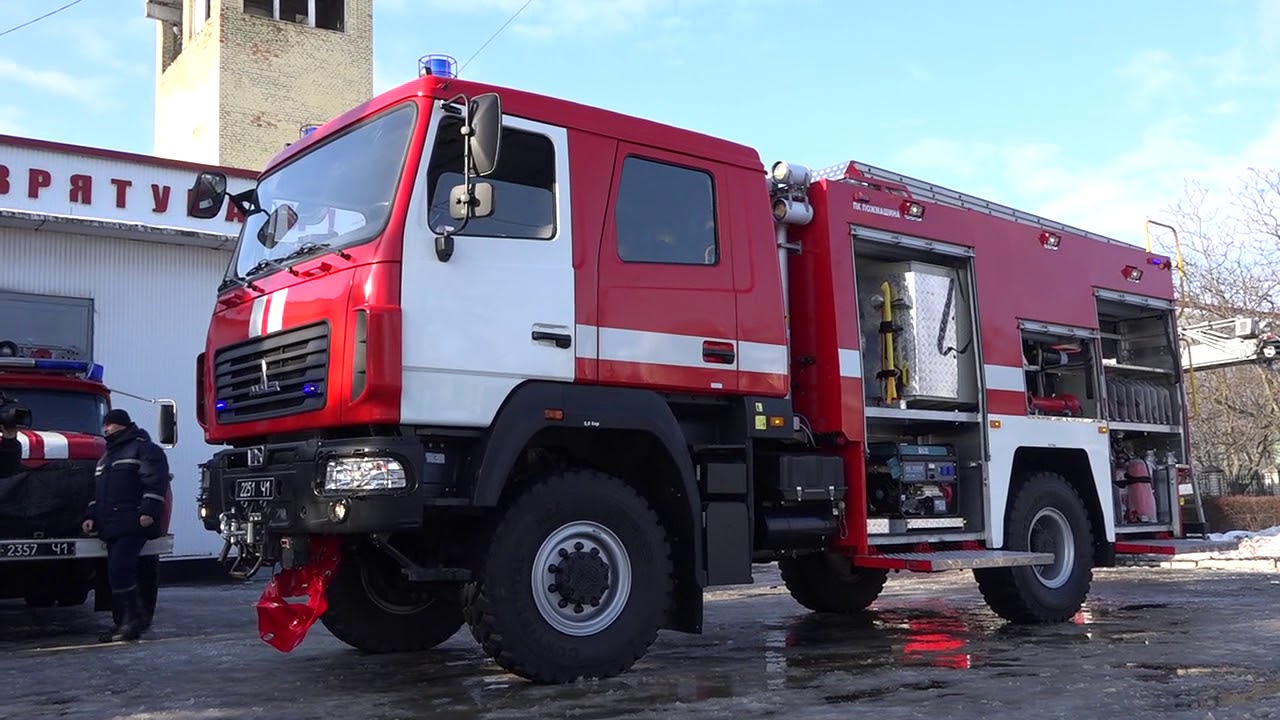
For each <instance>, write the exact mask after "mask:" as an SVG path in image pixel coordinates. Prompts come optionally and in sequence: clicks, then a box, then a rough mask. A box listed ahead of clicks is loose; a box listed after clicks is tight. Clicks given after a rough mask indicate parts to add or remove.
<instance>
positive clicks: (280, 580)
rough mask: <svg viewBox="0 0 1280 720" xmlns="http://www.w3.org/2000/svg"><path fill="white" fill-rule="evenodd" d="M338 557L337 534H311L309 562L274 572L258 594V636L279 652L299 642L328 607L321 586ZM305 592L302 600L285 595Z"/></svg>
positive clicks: (326, 584)
mask: <svg viewBox="0 0 1280 720" xmlns="http://www.w3.org/2000/svg"><path fill="white" fill-rule="evenodd" d="M341 559H342V545H341V544H340V542H339V540H338V538H337V537H335V536H332V535H318V536H313V537H312V538H311V562H309V563H307V564H306V565H303V566H302V567H296V568H287V569H285V570H281V571H280V572H278V573H276V574H275V576H274V577H272V578H271V581H270V582H268V583H267V587H266V588H265V589H264V590H263V591H262V597H260V598H258V636H259V637H261V638H262V640H263V642H265V643H267V644H268V645H270V646H271V647H273V648H275V649H277V650H279V651H280V652H289V651H291V650H293V649H294V648H296V647H298V645H300V644H302V640H303V638H305V637H306V636H307V631H308V630H310V629H311V626H312V625H314V624H315V622H316V621H317V620H319V619H320V616H321V615H324V612H325V610H327V609H328V607H329V602H328V600H327V599H326V598H325V588H326V587H327V586H328V585H329V580H330V579H332V578H333V573H334V572H335V571H336V570H337V569H338V561H339V560H341ZM303 595H305V596H306V597H307V601H306V602H305V603H290V602H288V601H287V600H285V598H289V597H300V596H303Z"/></svg>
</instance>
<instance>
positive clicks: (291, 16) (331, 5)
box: [244, 0, 346, 32]
mask: <svg viewBox="0 0 1280 720" xmlns="http://www.w3.org/2000/svg"><path fill="white" fill-rule="evenodd" d="M345 6H346V3H345V2H344V1H343V0H244V11H245V13H246V14H248V15H255V16H257V17H264V18H271V19H272V20H281V21H284V22H291V23H298V24H299V25H306V26H307V27H318V28H322V29H324V30H336V31H338V32H342V31H343V30H344V29H345V28H346V7H345Z"/></svg>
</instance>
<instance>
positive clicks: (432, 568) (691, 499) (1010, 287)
mask: <svg viewBox="0 0 1280 720" xmlns="http://www.w3.org/2000/svg"><path fill="white" fill-rule="evenodd" d="M190 197H191V205H190V208H189V210H190V212H191V213H192V214H193V215H196V216H199V217H213V216H215V215H217V214H221V213H224V212H233V209H232V208H227V207H225V205H224V203H225V202H226V201H227V194H226V178H225V177H223V176H221V175H219V174H218V173H215V172H206V173H201V174H200V175H199V176H198V177H197V179H196V183H195V185H194V187H193V189H192V193H191V196H190ZM230 202H231V203H233V204H234V205H235V206H236V207H235V210H238V211H239V212H241V213H243V214H244V215H245V216H246V220H245V223H244V227H243V231H242V234H241V237H240V240H239V243H238V246H237V249H236V251H235V253H234V258H233V259H232V260H231V263H230V266H229V267H228V269H227V273H226V277H225V281H224V282H223V284H222V286H221V287H220V288H219V291H218V297H217V306H216V308H215V311H214V313H213V316H212V319H211V321H210V325H209V331H208V342H207V346H206V349H205V352H204V353H202V354H201V355H200V356H199V358H198V360H197V363H196V373H197V379H198V382H197V384H198V387H199V397H198V398H197V403H198V413H197V414H198V417H199V420H200V422H201V424H202V425H203V427H204V432H205V437H206V439H207V440H208V441H209V442H212V443H220V444H225V445H228V446H229V447H228V448H227V449H225V450H222V451H220V452H218V453H217V454H216V455H215V456H214V457H213V458H212V459H211V460H209V461H208V462H207V463H206V464H205V466H204V468H203V474H202V483H201V484H202V491H201V499H200V513H201V516H202V517H203V518H204V519H205V526H206V527H207V528H208V529H210V530H212V531H217V532H219V533H220V534H221V535H222V536H223V537H224V538H225V540H226V545H227V548H228V550H227V552H228V553H230V552H231V550H232V549H234V552H235V562H236V563H237V567H236V569H235V572H237V573H238V574H240V575H244V576H247V575H249V574H252V573H253V572H256V571H257V570H258V569H259V568H261V567H263V566H274V565H277V564H279V565H280V566H281V570H280V572H279V573H278V574H276V575H275V576H274V577H273V579H272V580H271V582H270V583H269V584H268V586H267V588H266V590H265V591H264V594H263V597H262V599H261V600H260V602H259V605H258V612H259V629H260V634H261V636H262V638H263V639H264V640H266V641H267V642H269V643H271V644H272V645H273V646H275V647H277V648H278V649H280V650H283V651H288V650H290V649H292V648H293V647H294V646H296V645H297V643H299V642H300V641H301V640H302V638H303V635H304V634H305V633H306V631H307V629H308V628H309V627H310V626H311V624H312V623H313V622H314V621H316V620H317V619H319V620H320V621H321V622H323V623H324V625H325V626H326V627H327V628H328V629H329V630H330V631H331V632H332V633H333V634H334V635H335V636H337V637H338V638H339V639H341V640H342V641H344V642H346V643H348V644H350V645H352V646H354V647H357V648H360V649H362V650H366V651H407V650H420V649H424V648H430V647H433V646H435V645H437V644H439V643H441V642H443V641H444V640H446V639H447V638H449V637H451V636H452V635H453V634H454V633H455V632H456V631H457V630H458V629H459V628H460V627H461V626H462V625H463V624H464V623H465V624H468V625H469V626H470V629H471V632H472V634H473V635H474V637H475V638H476V639H477V640H478V641H479V643H480V644H481V645H482V646H483V648H484V650H485V651H486V652H487V653H489V654H490V655H491V656H492V657H493V658H494V659H495V661H496V662H497V663H498V664H500V665H501V666H502V667H504V668H507V669H509V670H510V671H512V672H514V673H517V674H519V675H521V676H523V677H525V678H529V679H532V680H535V681H538V682H562V681H568V680H571V679H573V678H576V677H579V676H593V677H603V676H609V675H613V674H616V673H620V672H623V671H625V670H626V669H627V668H629V667H630V666H631V665H632V664H633V663H634V662H635V661H636V660H637V659H638V658H640V657H641V656H643V655H644V653H645V652H646V650H647V648H648V647H649V646H650V644H651V643H652V642H653V641H654V639H655V636H656V634H657V632H658V630H659V629H661V628H669V629H673V630H677V631H684V632H699V631H700V629H701V625H702V618H703V604H702V603H703V601H702V597H703V596H702V593H703V591H704V589H705V588H707V587H711V586H717V585H728V584H737V583H749V582H751V581H752V572H753V563H767V562H773V561H776V562H778V564H779V565H780V567H781V571H782V575H783V577H784V579H785V581H786V585H787V587H788V588H789V589H790V591H791V593H792V595H793V596H794V597H795V598H796V600H797V601H799V602H800V603H801V604H802V605H803V606H805V607H806V608H810V609H812V610H815V611H824V612H840V613H854V612H859V611H861V610H863V609H865V608H866V607H867V606H868V605H870V604H871V603H872V602H873V601H874V600H875V599H876V597H877V595H878V594H879V593H880V591H881V589H882V587H883V586H884V584H885V581H886V578H887V576H888V574H889V572H890V571H899V570H908V571H918V572H934V571H941V570H952V569H967V570H971V571H972V572H973V574H974V575H975V577H976V579H977V582H978V585H979V587H980V588H981V591H982V594H983V595H984V597H985V598H986V600H987V602H988V604H989V605H990V607H991V609H992V610H993V611H994V612H995V613H997V614H998V615H1000V616H1001V617H1004V618H1007V619H1008V620H1010V621H1014V622H1055V621H1064V620H1066V619H1068V618H1071V617H1072V616H1073V615H1074V614H1075V613H1076V612H1077V611H1078V610H1079V608H1080V607H1081V604H1082V603H1083V602H1084V600H1085V598H1086V595H1087V593H1088V592H1089V588H1090V582H1091V578H1092V569H1093V568H1094V567H1098V566H1108V565H1112V564H1114V560H1115V556H1116V554H1117V553H1126V552H1152V551H1168V550H1169V549H1170V548H1173V547H1175V546H1176V543H1177V542H1179V538H1181V537H1182V536H1183V535H1184V534H1185V533H1184V530H1183V528H1182V526H1181V523H1180V518H1179V516H1178V512H1177V507H1178V501H1179V492H1180V489H1179V485H1182V486H1183V490H1182V491H1183V492H1185V487H1186V485H1187V484H1188V483H1189V482H1190V479H1189V475H1188V466H1187V465H1186V463H1187V458H1188V444H1187V433H1186V417H1185V412H1184V410H1183V408H1184V400H1183V397H1184V393H1183V388H1182V385H1181V375H1180V372H1179V355H1178V352H1179V351H1178V347H1177V343H1176V341H1175V338H1176V334H1175V333H1176V329H1175V325H1174V317H1173V314H1172V308H1173V284H1172V281H1171V277H1170V263H1169V260H1168V259H1167V258H1165V257H1163V256H1157V255H1151V254H1148V253H1145V252H1143V251H1142V249H1141V248H1138V247H1135V246H1132V245H1128V244H1125V243H1122V242H1118V241H1115V240H1111V239H1108V238H1105V237H1102V236H1100V235H1097V234H1095V233H1092V232H1088V231H1085V230H1080V229H1076V228H1073V227H1068V226H1066V225H1062V224H1060V223H1056V222H1052V221H1049V220H1046V219H1043V218H1039V217H1036V216H1034V215H1031V214H1028V213H1025V212H1021V211H1018V210H1014V209H1011V208H1007V207H1003V206H1000V205H997V204H995V203H991V202H986V201H983V200H980V199H977V198H974V197H970V196H967V195H965V194H962V193H958V192H953V191H949V190H945V189H943V188H939V187H936V186H933V185H930V184H927V183H923V182H919V181H916V180H913V179H910V178H907V177H903V176H900V175H897V174H894V173H891V172H887V171H884V170H880V169H877V168H873V167H869V166H867V165H864V164H861V163H857V162H849V163H842V164H840V165H837V166H835V167H832V168H830V169H827V170H822V171H817V172H814V171H810V170H808V169H806V168H805V167H802V166H800V165H796V164H790V163H778V164H775V165H772V166H771V169H770V170H768V171H766V169H765V167H764V166H763V165H762V164H761V160H760V158H759V156H758V154H757V153H756V152H755V151H754V150H752V149H750V148H747V147H743V146H742V145H738V144H734V143H732V142H728V141H726V140H721V139H717V138H713V137H707V136H705V135H701V134H697V133H693V132H688V131H685V130H680V129H676V128H672V127H668V126H665V125H661V124H658V123H654V122H648V121H645V120H641V119H636V118H632V117H626V116H623V115H620V114H615V113H612V112H608V111H605V110H601V109H597V108H592V107H585V106H582V105H579V104H574V103H571V102H566V101H562V100H558V99H553V98H549V97H543V96H539V95H534V94H530V93H527V92H520V91H517V90H510V89H501V88H496V87H491V86H486V85H482V84H478V83H475V82H469V81H463V80H460V79H456V78H452V77H448V76H436V75H431V74H427V75H425V76H424V77H420V78H419V79H417V80H415V81H412V82H409V83H407V84H405V85H403V86H401V87H398V88H396V89H393V90H390V91H388V92H386V93H384V94H382V95H380V96H378V97H376V98H374V99H373V100H371V101H370V102H368V103H366V104H364V105H361V106H360V107H357V108H355V109H353V110H351V111H350V112H348V113H346V114H344V115H341V116H340V117H337V118H335V119H333V120H332V121H330V122H328V123H326V124H325V125H324V126H323V127H321V128H319V129H318V130H316V131H315V132H313V133H311V134H309V135H307V136H306V137H305V138H303V139H301V140H299V141H298V142H296V143H294V144H292V145H291V146H289V147H288V148H286V149H284V150H283V151H282V152H280V153H279V154H278V155H277V157H276V158H274V159H273V160H272V162H271V163H270V165H269V166H268V167H267V168H266V170H265V171H264V172H263V173H262V175H261V178H260V180H259V182H258V184H257V186H256V188H255V189H253V190H249V191H246V192H244V193H240V194H238V195H234V196H231V197H230ZM295 596H306V597H307V600H306V601H305V602H299V603H290V602H289V601H287V600H286V598H288V597H295Z"/></svg>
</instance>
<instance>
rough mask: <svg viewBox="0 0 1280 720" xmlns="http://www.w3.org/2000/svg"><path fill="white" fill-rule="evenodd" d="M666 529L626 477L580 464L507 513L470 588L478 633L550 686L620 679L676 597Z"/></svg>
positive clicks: (504, 662)
mask: <svg viewBox="0 0 1280 720" xmlns="http://www.w3.org/2000/svg"><path fill="white" fill-rule="evenodd" d="M671 589H672V565H671V555H670V550H669V548H668V545H667V539H666V534H665V533H664V531H663V528H662V525H661V523H660V522H659V520H658V516H657V514H656V513H654V511H653V509H652V508H650V507H649V504H648V503H647V502H645V500H644V499H643V498H641V497H640V495H639V494H638V493H636V491H635V490H633V489H632V488H631V487H630V486H628V485H627V484H626V483H624V482H622V481H621V480H619V479H617V478H615V477H611V476H609V475H605V474H603V473H599V472H593V471H586V470H570V471H566V472H563V473H560V474H556V475H552V476H550V477H547V478H545V479H543V480H542V481H540V482H537V483H536V484H534V485H532V487H530V488H529V489H528V490H527V491H526V492H525V493H524V494H523V495H521V496H520V497H519V498H518V499H516V500H515V502H513V503H512V504H511V506H510V507H508V508H507V509H506V511H505V512H504V513H503V515H502V518H501V520H500V521H499V524H498V527H497V530H496V531H495V532H494V535H493V538H492V540H491V541H490V543H489V548H488V550H487V553H486V557H485V562H484V567H483V570H482V571H481V572H480V574H479V575H478V582H476V583H475V584H473V585H472V586H471V587H470V588H469V589H468V593H467V621H468V622H469V623H470V624H471V630H472V634H473V635H474V636H475V638H476V640H477V641H479V643H480V645H481V646H482V647H483V648H484V650H485V652H486V653H488V654H489V655H490V657H492V658H493V659H494V661H495V662H496V663H498V665H500V666H501V667H503V668H504V669H506V670H508V671H510V672H513V673H515V674H517V675H520V676H521V677H524V678H526V679H529V680H533V681H535V682H541V683H561V682H570V681H572V680H575V679H577V678H579V677H589V678H605V677H610V676H613V675H617V674H619V673H621V672H624V671H625V670H627V669H628V668H630V667H631V666H632V665H633V664H634V663H635V662H636V661H637V660H639V659H640V658H641V657H642V656H643V655H644V654H645V652H647V650H648V648H649V646H650V645H651V644H652V643H653V641H654V640H655V639H656V638H657V635H658V629H659V628H660V627H661V626H662V623H663V621H664V619H665V617H666V612H667V607H668V605H669V604H670V602H671Z"/></svg>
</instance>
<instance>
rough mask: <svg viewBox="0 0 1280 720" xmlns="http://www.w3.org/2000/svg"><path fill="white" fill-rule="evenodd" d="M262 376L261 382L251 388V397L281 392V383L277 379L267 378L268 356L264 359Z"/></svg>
mask: <svg viewBox="0 0 1280 720" xmlns="http://www.w3.org/2000/svg"><path fill="white" fill-rule="evenodd" d="M260 378H261V382H259V383H258V384H257V385H253V386H251V387H250V388H249V396H250V397H258V396H260V395H266V394H268V393H276V392H280V383H278V382H276V381H275V380H270V379H268V378H267V361H266V358H263V359H262V374H261V375H260Z"/></svg>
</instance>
